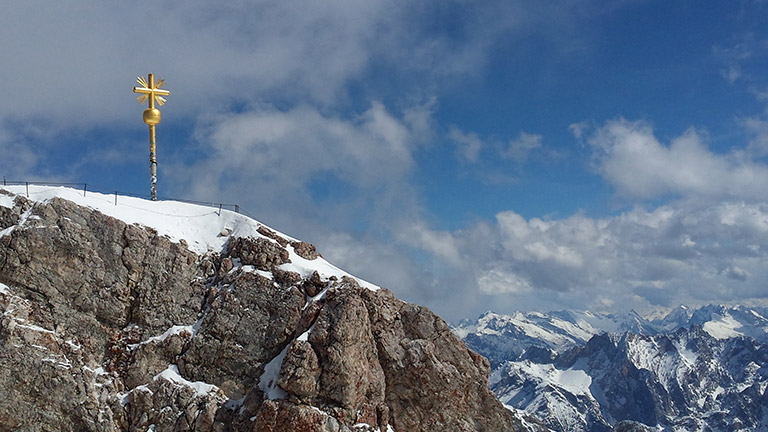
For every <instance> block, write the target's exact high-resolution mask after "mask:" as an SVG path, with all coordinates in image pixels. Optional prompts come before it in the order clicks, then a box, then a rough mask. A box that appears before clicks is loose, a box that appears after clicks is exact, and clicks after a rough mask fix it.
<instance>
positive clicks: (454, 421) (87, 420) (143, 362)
mask: <svg viewBox="0 0 768 432" xmlns="http://www.w3.org/2000/svg"><path fill="white" fill-rule="evenodd" d="M0 227H4V228H2V229H6V228H8V230H6V231H5V232H4V235H3V236H2V237H0V282H2V283H3V284H5V285H7V286H8V287H9V291H10V292H8V293H4V292H0V429H2V430H6V429H13V430H30V431H32V430H34V431H37V430H59V431H146V430H150V429H152V430H155V431H317V432H330V431H333V432H352V431H358V432H360V431H372V430H375V429H377V428H378V429H380V430H382V431H383V430H386V428H387V426H388V425H391V426H394V428H395V429H396V430H397V431H399V432H402V431H431V430H445V431H510V430H516V429H517V428H518V426H519V425H520V422H519V421H517V420H514V419H512V417H511V415H510V413H509V412H508V411H507V410H505V409H504V408H503V407H502V406H501V404H500V403H499V402H498V401H496V399H495V398H494V397H493V394H492V393H491V392H490V390H489V389H488V382H487V379H488V373H489V366H488V362H487V361H486V360H485V359H484V358H483V357H481V356H479V355H477V354H475V353H474V352H472V351H470V350H468V349H467V348H466V347H465V346H464V344H463V343H462V342H461V341H460V340H458V338H456V337H455V336H454V335H453V334H452V333H451V332H450V331H449V330H448V327H447V325H446V324H445V322H443V321H442V320H441V319H440V318H438V317H437V316H436V315H434V314H433V313H432V312H430V311H429V310H427V309H426V308H422V307H419V306H415V305H411V304H408V303H404V302H402V301H400V300H398V299H396V298H395V297H394V296H393V295H392V293H391V292H389V291H387V290H385V289H382V290H378V291H371V290H368V289H364V288H361V287H360V286H359V285H358V284H357V282H356V281H355V280H354V279H353V278H348V277H345V278H343V279H341V280H336V278H334V277H332V278H328V279H325V278H322V277H321V276H320V275H319V274H318V273H317V272H315V273H314V274H312V275H309V277H306V278H305V277H302V275H300V274H298V273H294V272H289V271H285V270H281V269H280V268H279V266H280V265H281V264H284V263H287V262H289V256H290V254H289V252H288V250H287V249H286V248H288V247H293V250H294V251H295V252H296V253H297V254H298V255H299V256H301V257H302V258H303V259H307V260H312V259H317V258H318V257H319V254H317V252H316V250H315V248H314V246H312V245H309V244H307V243H303V242H296V241H292V240H288V239H285V238H282V237H280V236H278V235H277V234H275V233H274V232H273V231H271V230H268V229H267V228H264V227H262V229H259V233H261V234H262V235H265V236H267V238H264V237H258V238H230V239H229V243H228V246H227V248H226V251H225V253H224V254H223V255H219V254H218V253H215V252H210V253H208V254H205V255H203V256H199V255H197V254H195V253H193V252H190V251H189V250H188V249H187V248H186V247H185V243H181V242H180V243H178V244H177V243H174V242H171V241H170V240H169V239H168V238H165V237H163V236H159V235H158V234H157V232H155V231H154V230H152V229H150V228H146V227H140V226H134V225H127V224H125V223H123V222H121V221H119V220H116V219H114V218H111V217H107V216H105V215H103V214H101V213H99V212H96V211H93V210H90V209H87V208H83V207H79V206H77V205H75V204H73V203H71V202H68V201H64V200H61V199H53V200H50V201H49V202H47V203H32V202H31V201H28V200H26V199H25V198H23V197H16V198H15V206H14V208H12V209H6V208H1V207H0ZM243 266H254V267H255V268H257V269H259V270H260V271H259V272H253V271H249V270H248V268H247V267H243ZM265 271H266V272H269V273H270V274H265V273H263V272H265ZM283 352H285V357H284V358H283V360H282V363H280V365H279V366H280V367H279V373H278V374H277V376H276V380H275V382H276V383H277V385H278V386H279V387H280V388H281V390H282V391H284V392H285V394H286V398H285V399H283V400H268V398H267V397H266V396H265V394H264V393H263V392H262V390H261V389H260V384H261V385H262V386H263V383H262V382H261V378H262V374H263V373H264V371H265V366H266V365H267V364H269V363H270V362H271V361H273V359H276V358H277V356H278V355H280V354H281V353H283ZM278 393H279V392H278Z"/></svg>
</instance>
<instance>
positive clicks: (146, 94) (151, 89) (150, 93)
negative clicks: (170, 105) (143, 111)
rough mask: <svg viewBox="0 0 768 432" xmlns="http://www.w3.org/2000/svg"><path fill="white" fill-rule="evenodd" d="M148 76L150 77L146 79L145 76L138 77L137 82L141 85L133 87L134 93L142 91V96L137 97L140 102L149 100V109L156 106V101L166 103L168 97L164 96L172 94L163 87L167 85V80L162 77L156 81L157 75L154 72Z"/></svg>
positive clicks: (161, 103) (159, 103) (160, 103)
mask: <svg viewBox="0 0 768 432" xmlns="http://www.w3.org/2000/svg"><path fill="white" fill-rule="evenodd" d="M147 77H148V79H144V77H138V78H136V82H137V83H139V85H140V86H141V87H134V88H133V92H134V93H141V96H139V97H138V98H136V99H137V100H138V101H139V103H144V102H145V101H147V100H149V109H153V108H155V101H157V104H158V105H160V106H163V105H165V102H166V99H165V98H164V97H163V96H168V95H170V94H171V92H170V91H168V90H164V89H162V87H163V86H164V85H165V80H163V79H161V80H158V81H157V83H155V76H154V75H153V74H149V75H148V76H147Z"/></svg>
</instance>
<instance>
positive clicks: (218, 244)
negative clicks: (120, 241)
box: [0, 185, 379, 290]
mask: <svg viewBox="0 0 768 432" xmlns="http://www.w3.org/2000/svg"><path fill="white" fill-rule="evenodd" d="M0 191H6V192H9V193H10V194H12V195H20V196H24V197H27V198H28V199H30V200H32V201H35V202H47V201H50V200H52V199H54V198H61V199H64V200H68V201H72V202H74V203H75V204H77V205H80V206H83V207H88V208H91V209H93V210H96V211H99V212H101V213H103V214H105V215H107V216H111V217H114V218H115V219H119V220H121V221H123V222H125V223H127V224H138V225H141V226H146V227H150V228H153V229H154V230H156V231H157V233H158V234H159V235H161V236H167V237H168V238H169V239H170V240H172V241H174V242H182V240H183V242H184V243H186V246H187V247H188V248H189V249H190V250H191V251H193V252H196V253H199V254H204V253H206V252H208V251H215V252H222V251H223V250H224V248H225V247H226V245H227V241H228V240H229V238H230V237H253V238H269V237H266V236H265V235H263V234H261V233H260V232H259V228H261V227H264V228H267V229H269V230H270V231H272V232H274V233H276V234H277V235H278V236H280V237H282V238H284V239H286V240H288V241H289V242H297V241H298V240H296V239H294V238H292V237H290V236H287V235H285V234H282V233H280V232H278V231H276V230H273V229H271V228H269V227H267V226H266V225H264V224H262V223H261V222H259V221H256V220H254V219H252V218H250V217H248V216H246V215H243V214H241V213H236V212H233V211H230V210H225V209H221V210H220V209H218V208H214V207H207V206H202V205H198V204H189V203H183V202H179V201H150V200H146V199H142V198H135V197H128V196H122V195H114V194H109V195H108V194H102V193H98V192H90V191H88V192H84V191H83V190H76V189H72V188H68V187H61V186H37V185H30V186H29V187H28V189H27V187H26V186H2V187H0ZM27 191H28V193H27ZM12 195H8V194H3V193H0V207H7V208H12V207H13V206H14V198H15V197H14V196H12ZM12 229H13V227H11V228H8V229H6V230H4V231H0V237H2V236H3V235H6V234H8V232H9V230H12ZM270 240H271V239H270ZM286 249H287V250H288V252H289V254H290V260H291V263H289V264H284V266H285V268H284V270H291V271H295V272H298V273H300V274H302V276H309V275H311V274H312V273H313V272H314V271H317V272H318V274H319V275H320V276H321V278H323V279H327V278H329V277H331V276H336V277H337V278H341V277H343V276H351V277H353V276H352V275H350V274H348V273H346V272H344V271H343V270H341V269H339V268H337V267H335V266H334V265H332V264H330V263H329V262H327V261H326V260H325V259H323V258H322V257H318V258H316V259H314V260H307V259H304V258H302V257H301V256H299V255H298V254H297V253H296V252H295V251H294V249H293V247H292V246H291V245H288V246H287V247H286ZM355 279H356V280H357V281H358V282H359V283H360V285H361V286H364V287H366V288H369V289H373V290H376V289H379V287H378V286H376V285H374V284H372V283H369V282H366V281H364V280H362V279H359V278H355Z"/></svg>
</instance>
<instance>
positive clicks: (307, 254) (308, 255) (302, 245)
mask: <svg viewBox="0 0 768 432" xmlns="http://www.w3.org/2000/svg"><path fill="white" fill-rule="evenodd" d="M291 246H293V250H294V251H295V252H296V255H298V256H300V257H302V258H304V259H306V260H310V261H311V260H313V259H317V257H319V256H320V254H319V253H317V249H315V245H313V244H310V243H307V242H303V241H299V242H293V243H291Z"/></svg>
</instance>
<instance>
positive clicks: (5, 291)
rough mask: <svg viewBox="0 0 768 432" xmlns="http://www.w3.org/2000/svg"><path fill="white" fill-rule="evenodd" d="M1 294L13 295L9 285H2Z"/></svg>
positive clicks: (0, 286) (0, 285) (0, 287)
mask: <svg viewBox="0 0 768 432" xmlns="http://www.w3.org/2000/svg"><path fill="white" fill-rule="evenodd" d="M0 237H2V236H0ZM0 294H5V295H11V291H10V288H8V285H5V284H3V283H0Z"/></svg>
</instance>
